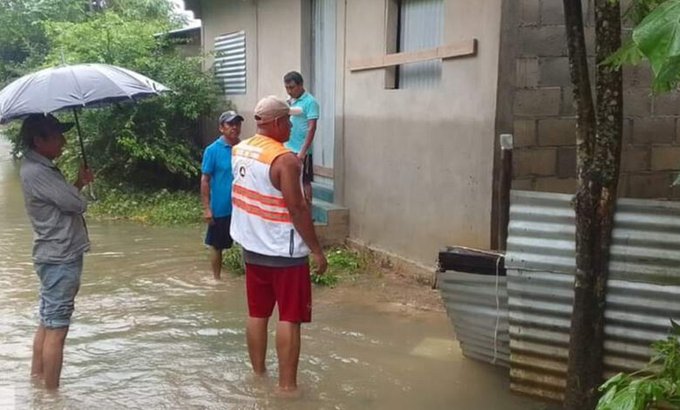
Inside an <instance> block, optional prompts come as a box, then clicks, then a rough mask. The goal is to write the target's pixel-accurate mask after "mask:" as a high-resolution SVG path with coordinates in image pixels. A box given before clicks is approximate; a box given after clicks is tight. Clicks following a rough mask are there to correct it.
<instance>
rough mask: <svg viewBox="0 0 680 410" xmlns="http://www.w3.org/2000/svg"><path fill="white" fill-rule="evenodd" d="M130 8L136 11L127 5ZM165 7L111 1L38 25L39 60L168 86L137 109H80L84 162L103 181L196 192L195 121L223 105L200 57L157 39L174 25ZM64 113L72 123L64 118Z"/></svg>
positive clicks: (71, 167) (74, 164)
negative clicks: (103, 7) (44, 46)
mask: <svg viewBox="0 0 680 410" xmlns="http://www.w3.org/2000/svg"><path fill="white" fill-rule="evenodd" d="M52 1H55V0H52ZM135 4H136V5H137V6H139V7H141V8H140V9H136V8H135V7H131V6H133V5H135ZM154 5H156V6H157V7H158V9H157V10H156V9H154V8H153V7H152V6H154ZM145 7H146V8H145ZM167 7H170V6H169V5H168V4H167V2H165V1H162V0H119V1H114V2H109V11H106V12H103V13H95V14H88V15H87V18H86V19H84V20H82V21H80V20H78V21H46V22H44V23H42V24H41V25H42V26H43V27H44V30H45V33H46V35H47V37H48V38H49V42H48V49H49V52H48V53H47V54H46V55H45V56H44V58H43V60H44V61H45V63H46V64H47V65H57V64H60V63H61V62H62V61H65V62H67V63H83V62H100V63H107V64H114V65H119V66H122V67H125V68H128V69H131V70H134V71H137V72H140V73H142V74H145V75H147V76H148V77H150V78H153V79H155V80H157V81H159V82H161V83H163V84H165V85H167V86H168V87H170V88H171V89H172V92H171V93H166V94H164V95H163V96H161V97H156V98H151V99H146V100H143V101H141V102H139V103H137V104H122V105H116V106H112V107H105V108H101V109H87V110H84V111H82V113H81V115H80V118H81V124H82V128H83V136H84V138H85V150H86V152H87V154H88V159H89V163H90V165H91V167H92V168H93V169H94V171H95V174H96V177H97V179H98V180H100V181H105V183H106V184H113V185H116V184H119V183H124V184H125V185H126V186H133V187H135V188H136V189H142V190H143V189H153V188H155V189H162V188H167V189H170V190H175V189H193V188H195V186H196V185H197V181H196V177H197V176H198V175H199V173H200V169H199V164H200V155H201V148H202V141H200V139H199V135H198V128H199V127H198V123H199V120H200V118H202V117H214V116H216V113H217V112H218V110H219V109H224V108H227V107H228V104H227V103H226V102H225V101H223V100H221V98H220V97H219V94H220V93H219V89H218V88H217V86H216V84H215V81H214V80H213V77H212V76H211V75H209V74H207V73H205V72H203V71H202V67H201V62H202V61H201V59H200V58H183V57H181V56H179V55H178V54H177V53H176V52H175V50H174V49H173V48H172V47H169V45H168V44H166V43H165V42H164V41H163V40H162V39H159V38H156V37H154V35H155V34H157V33H160V32H164V31H166V30H168V29H170V28H173V27H174V24H175V22H174V20H173V19H171V18H169V17H168V16H169V14H168V13H169V11H167V10H170V9H167V10H166V8H167ZM154 10H155V11H154ZM83 39H87V41H83ZM63 116H65V117H66V119H67V120H72V118H70V114H68V113H66V114H64V115H63ZM10 132H12V131H11V130H10ZM14 132H15V134H14V138H13V139H14V140H15V141H16V140H17V139H18V137H17V136H16V130H14ZM67 138H68V140H69V141H68V142H69V144H68V145H69V147H70V148H69V149H67V150H66V151H65V152H64V155H63V156H62V159H61V160H60V164H61V166H62V167H63V170H64V171H65V173H67V174H75V172H76V170H77V168H78V167H79V164H80V162H81V159H80V150H79V147H78V141H77V135H76V132H75V130H74V131H72V132H71V133H70V135H68V136H67ZM17 147H18V145H15V151H18V149H17Z"/></svg>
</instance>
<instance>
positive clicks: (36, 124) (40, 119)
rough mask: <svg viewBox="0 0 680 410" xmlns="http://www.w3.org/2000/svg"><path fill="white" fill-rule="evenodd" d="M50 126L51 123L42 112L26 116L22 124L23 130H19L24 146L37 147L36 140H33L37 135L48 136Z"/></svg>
mask: <svg viewBox="0 0 680 410" xmlns="http://www.w3.org/2000/svg"><path fill="white" fill-rule="evenodd" d="M48 127H49V123H48V122H47V121H46V120H45V116H44V115H42V114H31V115H29V116H28V117H26V119H24V122H23V124H21V131H19V134H20V135H21V143H22V144H23V146H24V148H30V149H33V148H35V141H34V140H33V139H34V138H35V137H40V138H43V139H45V138H47V135H48V132H49V128H48Z"/></svg>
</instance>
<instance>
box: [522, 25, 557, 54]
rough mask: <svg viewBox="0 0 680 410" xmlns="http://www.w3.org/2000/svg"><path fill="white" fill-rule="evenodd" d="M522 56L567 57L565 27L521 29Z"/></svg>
mask: <svg viewBox="0 0 680 410" xmlns="http://www.w3.org/2000/svg"><path fill="white" fill-rule="evenodd" d="M519 40H520V55H521V56H524V57H537V56H541V57H560V56H566V55H567V33H566V30H565V29H564V26H538V27H520V28H519Z"/></svg>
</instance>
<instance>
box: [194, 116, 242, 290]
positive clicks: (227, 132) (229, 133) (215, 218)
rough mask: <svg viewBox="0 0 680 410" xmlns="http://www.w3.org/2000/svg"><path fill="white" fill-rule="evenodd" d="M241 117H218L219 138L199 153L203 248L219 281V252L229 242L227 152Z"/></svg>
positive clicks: (238, 131)
mask: <svg viewBox="0 0 680 410" xmlns="http://www.w3.org/2000/svg"><path fill="white" fill-rule="evenodd" d="M242 122H243V117H241V116H240V115H238V114H237V113H236V111H226V112H224V113H222V115H220V119H219V130H220V133H221V135H220V136H219V137H217V139H216V140H215V142H213V143H212V144H210V145H208V147H207V148H206V149H205V151H204V152H203V164H202V165H201V172H202V173H203V175H202V176H201V199H202V201H203V218H204V219H205V222H206V223H207V224H208V232H207V233H206V235H205V244H206V245H208V246H210V247H211V256H210V264H211V266H212V271H213V277H214V278H215V279H220V275H221V273H222V251H223V250H224V249H229V248H231V245H232V244H233V241H232V239H231V236H230V235H229V225H230V224H231V184H232V182H233V180H234V177H233V176H232V174H231V148H232V147H233V146H234V145H236V144H238V143H239V142H240V141H241V140H240V139H239V135H240V134H241V123H242Z"/></svg>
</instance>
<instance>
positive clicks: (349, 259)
mask: <svg viewBox="0 0 680 410" xmlns="http://www.w3.org/2000/svg"><path fill="white" fill-rule="evenodd" d="M326 259H327V260H328V269H327V270H326V273H324V274H323V275H316V274H312V283H314V284H316V285H319V286H326V287H334V286H336V285H337V284H338V283H340V281H341V280H343V279H353V278H354V277H355V276H356V275H358V274H359V273H360V272H361V271H362V269H363V268H364V267H366V266H367V263H366V262H367V260H366V256H365V255H362V254H360V253H359V252H357V251H355V250H353V249H350V248H347V247H333V248H329V249H327V250H326ZM313 269H314V267H313V266H312V270H313Z"/></svg>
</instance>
